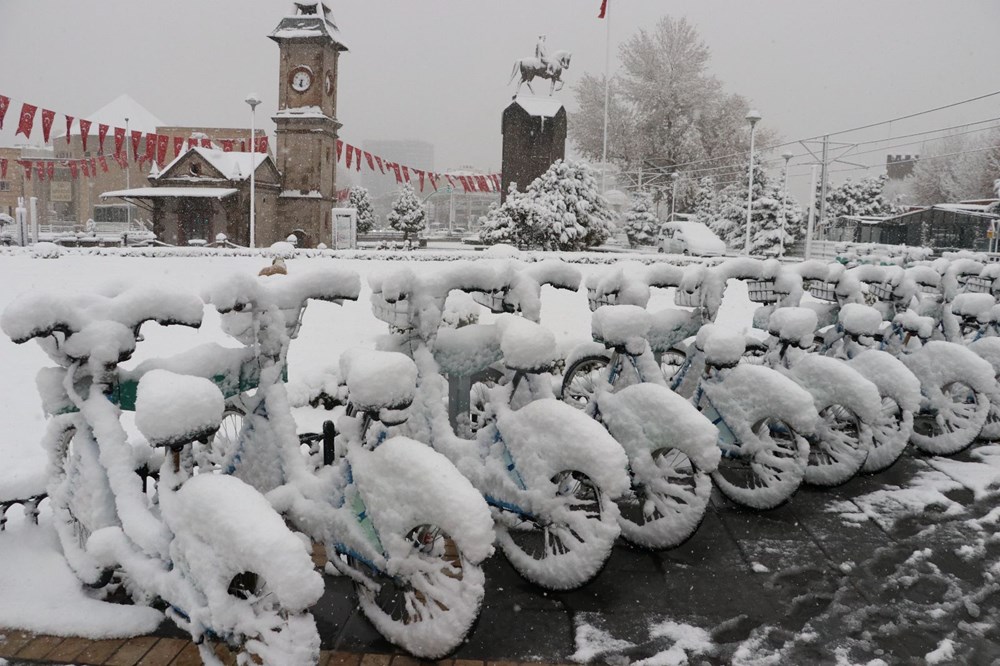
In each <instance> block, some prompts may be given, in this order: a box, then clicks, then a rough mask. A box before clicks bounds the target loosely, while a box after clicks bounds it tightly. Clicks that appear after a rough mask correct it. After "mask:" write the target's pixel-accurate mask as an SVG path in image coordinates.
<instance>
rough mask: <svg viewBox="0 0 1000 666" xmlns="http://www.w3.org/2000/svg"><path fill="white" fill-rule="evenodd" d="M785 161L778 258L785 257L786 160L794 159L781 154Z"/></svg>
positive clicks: (786, 154) (788, 153)
mask: <svg viewBox="0 0 1000 666" xmlns="http://www.w3.org/2000/svg"><path fill="white" fill-rule="evenodd" d="M781 157H782V158H784V160H785V176H784V184H782V186H781V236H779V237H778V256H779V257H783V256H785V211H786V210H788V160H790V159H792V158H793V157H795V156H794V155H792V153H791V152H790V151H787V150H786V151H785V152H783V153H781Z"/></svg>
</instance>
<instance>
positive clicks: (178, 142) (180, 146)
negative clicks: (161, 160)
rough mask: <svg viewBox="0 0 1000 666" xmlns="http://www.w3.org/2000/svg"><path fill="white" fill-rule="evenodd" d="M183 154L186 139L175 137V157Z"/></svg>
mask: <svg viewBox="0 0 1000 666" xmlns="http://www.w3.org/2000/svg"><path fill="white" fill-rule="evenodd" d="M182 152H184V137H182V136H175V137H174V157H177V156H178V155H180V154H181V153H182Z"/></svg>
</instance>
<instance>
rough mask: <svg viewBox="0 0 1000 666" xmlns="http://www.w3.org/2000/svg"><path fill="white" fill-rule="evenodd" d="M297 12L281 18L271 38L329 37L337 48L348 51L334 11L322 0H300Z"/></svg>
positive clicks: (279, 39) (296, 3)
mask: <svg viewBox="0 0 1000 666" xmlns="http://www.w3.org/2000/svg"><path fill="white" fill-rule="evenodd" d="M294 4H295V13H294V14H292V15H291V16H286V17H285V18H283V19H281V23H279V24H278V27H277V28H275V29H274V32H272V33H271V39H273V40H274V41H276V42H277V41H281V40H283V39H307V38H310V37H328V38H329V39H331V40H332V41H333V42H334V43H335V44H336V46H337V50H339V51H346V50H347V46H345V45H344V39H343V37H342V36H341V34H340V29H339V28H338V27H337V24H336V22H335V21H334V19H333V12H331V11H330V8H329V7H327V6H326V3H324V2H322V0H300V1H298V2H295V3H294Z"/></svg>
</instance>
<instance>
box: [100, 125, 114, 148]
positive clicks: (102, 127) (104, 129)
mask: <svg viewBox="0 0 1000 666" xmlns="http://www.w3.org/2000/svg"><path fill="white" fill-rule="evenodd" d="M109 129H111V128H110V127H108V126H107V125H105V124H104V123H98V125H97V152H99V153H103V152H104V138H105V137H106V136H107V135H108V130H109Z"/></svg>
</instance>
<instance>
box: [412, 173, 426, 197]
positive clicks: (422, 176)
mask: <svg viewBox="0 0 1000 666" xmlns="http://www.w3.org/2000/svg"><path fill="white" fill-rule="evenodd" d="M413 173H415V174H417V178H418V179H419V181H420V191H421V192H423V191H424V172H423V171H421V170H420V169H414V170H413Z"/></svg>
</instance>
